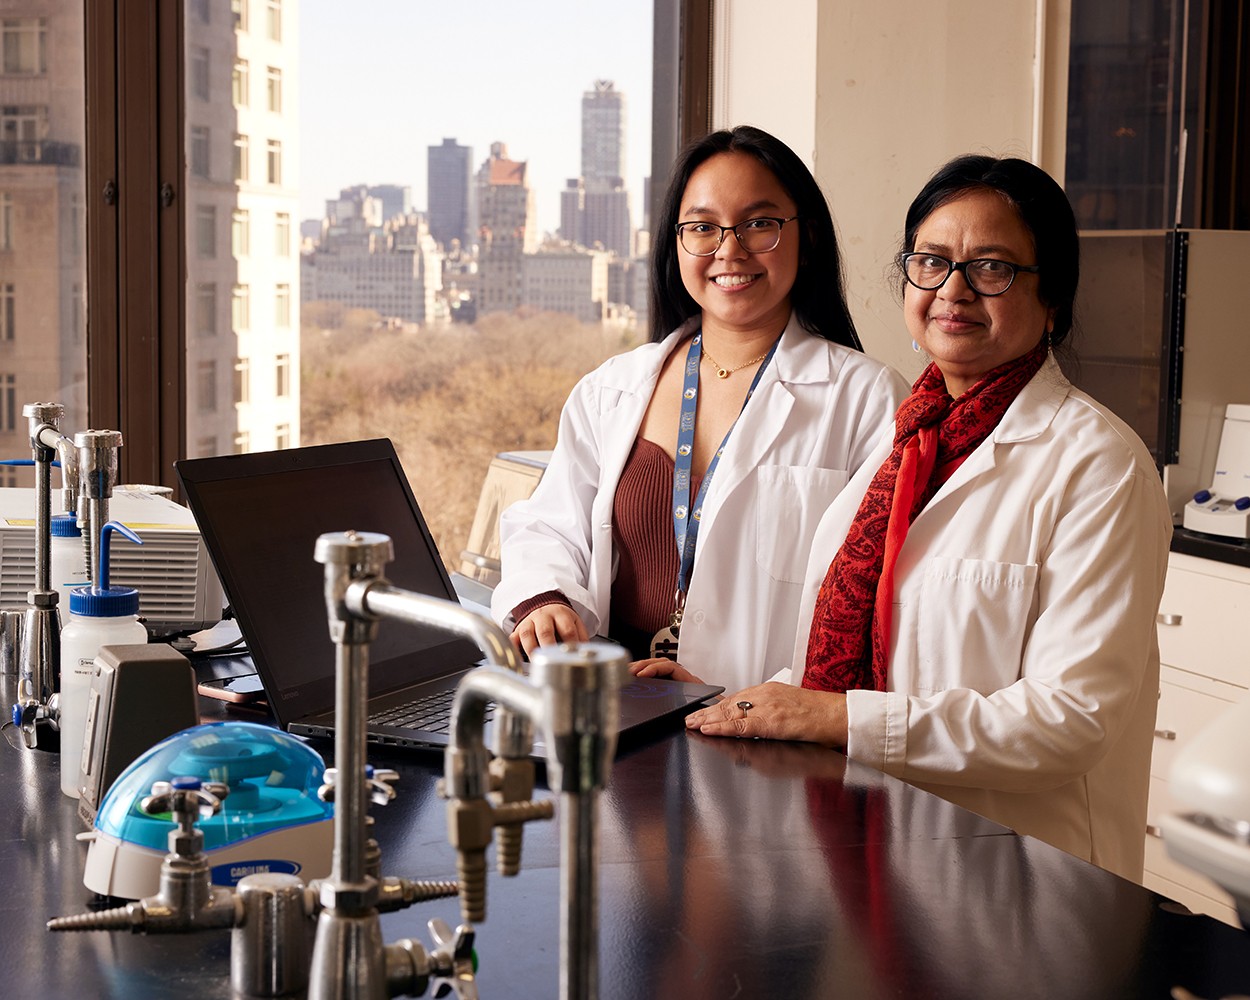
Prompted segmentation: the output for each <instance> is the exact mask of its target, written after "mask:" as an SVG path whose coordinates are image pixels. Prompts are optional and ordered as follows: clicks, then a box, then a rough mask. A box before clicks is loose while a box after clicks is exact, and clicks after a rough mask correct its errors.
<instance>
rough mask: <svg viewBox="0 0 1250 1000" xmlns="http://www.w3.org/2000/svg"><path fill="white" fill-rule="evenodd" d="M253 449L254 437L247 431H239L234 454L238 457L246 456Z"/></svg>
mask: <svg viewBox="0 0 1250 1000" xmlns="http://www.w3.org/2000/svg"><path fill="white" fill-rule="evenodd" d="M251 447H252V437H251V435H250V434H248V432H247V431H239V433H238V434H236V435H235V436H234V453H235V454H236V455H245V454H247V452H248V450H249V449H250V448H251Z"/></svg>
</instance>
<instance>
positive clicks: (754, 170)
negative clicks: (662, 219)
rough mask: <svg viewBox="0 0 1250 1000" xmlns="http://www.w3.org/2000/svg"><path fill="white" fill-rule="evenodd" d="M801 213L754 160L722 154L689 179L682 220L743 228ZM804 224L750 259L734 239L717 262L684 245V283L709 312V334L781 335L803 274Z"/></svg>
mask: <svg viewBox="0 0 1250 1000" xmlns="http://www.w3.org/2000/svg"><path fill="white" fill-rule="evenodd" d="M796 211H797V209H796V207H795V203H794V199H793V198H791V197H790V196H789V195H788V194H787V193H786V189H785V188H784V187H782V185H781V182H780V181H778V180H777V178H776V176H775V175H774V174H773V173H772V171H771V170H769V169H768V168H767V167H765V166H764V165H763V164H762V163H760V161H759V160H757V159H756V158H755V157H754V156H751V155H750V154H748V153H717V154H716V155H715V156H712V157H710V158H709V159H707V160H705V161H704V162H703V163H702V164H700V165H699V166H698V168H697V169H695V171H694V173H692V174H691V175H690V180H689V181H688V182H687V184H686V190H685V192H684V193H683V195H682V199H681V215H680V221H682V222H712V223H715V224H716V225H718V226H736V225H737V224H738V223H740V222H745V221H746V220H747V219H753V218H758V217H760V216H771V217H773V218H779V219H788V218H790V217H791V216H792V215H795V214H796ZM799 225H801V220H796V221H795V222H788V223H786V224H785V225H784V226H782V228H781V242H780V243H778V244H777V248H776V249H775V250H771V251H769V252H768V253H761V254H748V253H747V252H746V251H744V250H743V249H742V247H741V246H739V244H738V240H737V238H736V237H735V236H734V235H733V233H726V234H725V239H724V240H723V241H722V242H721V245H720V249H718V250H717V251H716V253H715V254H713V255H712V256H710V257H695V256H694V255H692V254H689V253H686V251H685V250H683V249H682V248H681V246H680V245H679V246H678V248H677V257H678V260H679V262H680V267H681V280H682V283H683V284H684V285H685V286H686V291H688V292H689V293H690V295H691V297H692V298H693V299H694V300H695V302H697V303H698V304H699V307H700V309H702V311H703V328H704V330H705V331H707V330H714V331H718V332H727V333H738V334H742V333H746V334H752V333H768V334H770V335H771V336H773V337H776V336H777V335H778V334H779V333H781V331H782V330H783V329H784V328H785V325H786V322H787V320H788V319H789V316H790V289H791V288H792V287H793V286H794V279H795V277H796V276H797V275H798V272H799V229H798V226H799ZM672 238H673V239H676V238H677V236H676V234H674V235H673V237H672Z"/></svg>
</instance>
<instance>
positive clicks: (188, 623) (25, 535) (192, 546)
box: [0, 486, 225, 638]
mask: <svg viewBox="0 0 1250 1000" xmlns="http://www.w3.org/2000/svg"><path fill="white" fill-rule="evenodd" d="M34 509H35V491H34V490H33V489H30V488H28V487H2V488H0V607H11V606H13V605H16V604H25V603H26V592H27V591H28V590H29V589H30V588H31V586H32V585H33V583H34V578H35V574H34V554H35V532H34V531H33V530H32V523H33V520H32V519H33V516H34ZM109 519H110V520H113V521H117V522H119V523H121V524H125V525H126V526H127V527H130V528H133V529H135V530H136V531H138V532H140V533H141V534H142V535H143V540H144V542H146V543H147V544H145V545H144V547H143V548H141V549H130V548H119V549H118V550H117V551H116V552H114V553H113V562H112V569H111V579H112V581H113V583H114V584H117V585H120V586H126V587H135V588H136V589H138V591H139V614H140V617H142V618H143V620H144V624H146V625H147V627H148V632H149V633H151V634H152V635H153V636H155V637H158V638H159V637H161V636H167V635H175V634H180V633H190V632H198V631H200V630H201V629H206V628H211V627H212V626H213V625H216V624H217V622H219V621H220V620H221V609H222V608H223V607H224V605H225V600H224V598H223V595H222V590H221V583H220V582H219V580H218V578H217V574H216V573H215V572H214V571H213V565H212V560H211V558H210V557H209V554H208V550H207V549H206V548H205V546H204V542H203V539H202V538H201V536H200V531H199V528H198V526H197V525H196V522H195V517H194V516H193V515H192V513H191V511H189V510H188V509H187V508H186V507H184V506H182V505H181V504H177V503H174V501H173V500H171V499H169V498H168V497H167V496H164V495H161V494H159V493H153V492H151V490H150V488H148V487H143V486H118V487H115V488H114V489H113V495H112V497H111V498H110V500H109ZM53 545H54V547H55V545H56V542H55V541H54V542H53ZM85 548H86V540H85V538H84V549H85ZM53 558H54V561H55V551H54V553H53ZM82 565H83V567H85V565H86V559H85V556H84V557H83V559H82ZM64 602H65V598H62V601H61V603H62V605H64Z"/></svg>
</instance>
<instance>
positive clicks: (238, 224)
mask: <svg viewBox="0 0 1250 1000" xmlns="http://www.w3.org/2000/svg"><path fill="white" fill-rule="evenodd" d="M251 247H252V222H251V217H250V215H249V214H248V211H247V209H246V208H236V209H235V210H234V212H233V213H232V214H231V217H230V248H231V251H232V252H233V254H234V255H235V256H236V257H246V256H248V255H249V254H250V253H251V252H252V250H251Z"/></svg>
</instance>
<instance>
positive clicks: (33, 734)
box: [13, 403, 77, 750]
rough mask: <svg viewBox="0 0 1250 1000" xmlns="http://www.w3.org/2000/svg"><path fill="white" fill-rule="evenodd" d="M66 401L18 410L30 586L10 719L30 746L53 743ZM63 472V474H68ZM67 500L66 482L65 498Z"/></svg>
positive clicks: (71, 463)
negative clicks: (26, 483)
mask: <svg viewBox="0 0 1250 1000" xmlns="http://www.w3.org/2000/svg"><path fill="white" fill-rule="evenodd" d="M64 415H65V407H64V406H62V405H61V404H60V403H28V404H26V405H25V406H23V407H22V416H24V417H26V419H27V421H28V422H29V424H30V447H31V452H32V454H33V457H34V462H35V504H34V511H35V532H34V536H35V538H34V541H35V544H34V550H35V559H34V564H35V574H34V581H33V586H32V587H31V589H30V590H29V591H28V592H27V594H26V603H27V612H26V620H25V623H24V625H23V627H22V657H21V661H22V668H21V679H20V680H19V681H18V687H17V703H16V704H15V705H14V706H13V725H15V726H16V727H17V728H18V729H19V731H20V732H21V734H22V742H23V743H24V744H25V746H26V747H27V748H30V749H33V748H36V747H39V746H40V745H41V742H40V731H41V730H42V731H43V734H44V737H43V740H42V748H43V749H45V750H51V749H57V748H58V747H59V745H60V741H59V734H56V725H57V722H56V720H57V712H58V708H57V705H56V691H57V687H58V683H57V681H58V677H57V675H58V671H59V670H60V665H61V617H60V614H59V613H58V611H57V606H56V605H57V600H58V597H59V595H58V594H57V592H56V591H55V590H53V589H52V527H51V521H52V461H53V458H54V456H55V455H56V453H57V450H58V449H61V450H62V451H63V453H64V455H65V459H64V460H63V461H62V463H61V475H62V481H63V482H64V483H66V484H69V483H70V482H75V483H76V482H77V479H76V477H74V476H72V475H71V474H69V473H67V467H68V468H69V469H71V470H72V469H73V468H74V467H75V461H76V458H75V457H74V452H73V450H72V449H71V448H69V447H68V446H67V445H66V438H65V435H63V434H62V433H61V431H60V427H59V425H60V422H61V417H63V416H64ZM67 477H68V478H67ZM69 500H70V490H69V488H68V485H67V489H66V498H65V502H67V503H68V502H69Z"/></svg>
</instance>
